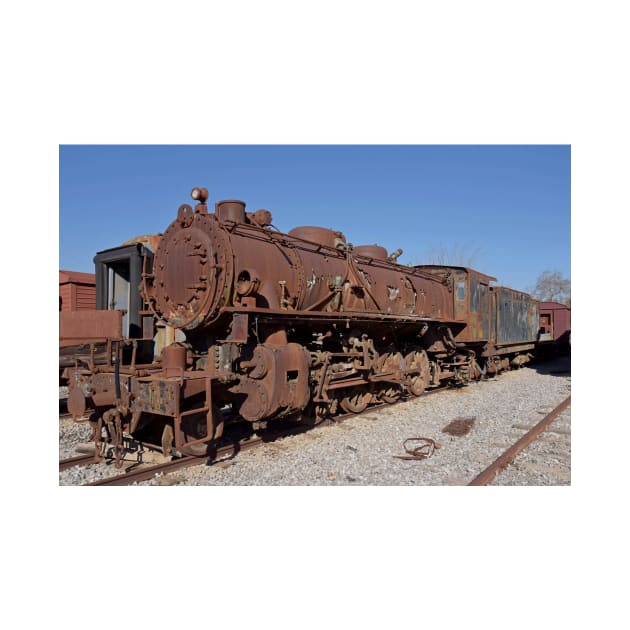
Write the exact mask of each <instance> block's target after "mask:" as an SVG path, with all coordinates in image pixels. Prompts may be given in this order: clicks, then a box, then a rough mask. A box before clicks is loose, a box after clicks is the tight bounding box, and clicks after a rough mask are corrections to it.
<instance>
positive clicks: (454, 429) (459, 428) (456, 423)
mask: <svg viewBox="0 0 630 630" xmlns="http://www.w3.org/2000/svg"><path fill="white" fill-rule="evenodd" d="M475 420H476V418H474V417H472V416H471V417H470V418H455V419H454V420H453V421H452V422H449V423H448V424H447V425H446V426H445V427H444V428H443V429H442V433H448V434H449V435H453V436H455V437H461V436H462V435H466V434H467V433H469V432H470V430H471V429H472V428H473V426H474V425H475Z"/></svg>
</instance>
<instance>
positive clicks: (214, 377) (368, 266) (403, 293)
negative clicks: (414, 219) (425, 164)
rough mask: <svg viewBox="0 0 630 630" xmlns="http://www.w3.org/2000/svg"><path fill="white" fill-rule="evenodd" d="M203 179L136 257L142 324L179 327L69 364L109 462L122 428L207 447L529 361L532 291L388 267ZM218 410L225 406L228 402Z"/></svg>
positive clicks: (440, 271)
mask: <svg viewBox="0 0 630 630" xmlns="http://www.w3.org/2000/svg"><path fill="white" fill-rule="evenodd" d="M207 194H208V193H207V190H206V189H203V188H195V189H193V191H192V197H193V199H194V200H195V201H196V202H197V203H196V205H195V207H194V208H193V207H191V206H190V205H188V204H183V205H182V206H180V208H179V210H178V212H177V217H176V219H175V220H174V221H173V222H172V223H171V225H170V226H169V227H168V228H167V229H166V231H165V232H164V234H163V235H162V237H161V239H160V241H159V244H158V246H157V248H156V250H155V253H154V255H153V256H145V257H144V258H143V261H142V265H143V268H142V272H141V278H142V289H141V293H142V300H143V302H144V303H145V304H146V306H147V310H148V311H149V312H150V313H151V314H152V315H153V317H154V321H155V322H159V323H160V324H161V325H163V326H167V327H169V328H172V329H174V330H177V331H179V333H180V334H182V335H185V340H184V339H183V338H182V340H181V341H175V342H174V343H171V344H170V345H167V346H166V347H164V348H163V350H162V351H161V353H160V356H159V357H158V360H157V361H156V362H154V363H152V364H150V365H138V363H137V361H136V360H135V357H132V360H131V361H124V360H123V357H122V355H121V344H120V343H119V344H117V345H116V347H114V348H113V352H112V354H110V355H109V359H108V361H107V365H105V366H101V367H100V368H97V369H81V368H79V369H77V370H75V371H74V372H73V375H72V379H71V394H70V400H69V409H70V411H71V412H72V413H74V414H79V413H83V412H85V410H86V409H87V408H90V409H94V413H93V415H92V421H93V426H94V439H95V442H96V447H97V452H102V450H103V448H104V447H105V445H106V444H107V443H109V444H111V445H113V447H114V450H115V453H116V457H117V458H118V459H120V457H121V454H122V451H123V448H124V440H125V439H127V438H128V437H129V436H133V437H134V438H136V439H139V440H143V441H148V442H152V443H154V444H161V446H162V449H163V451H164V453H165V454H170V453H172V452H174V451H177V452H179V453H185V454H193V455H198V456H203V455H205V454H206V453H207V452H208V448H209V445H212V444H213V443H214V442H215V441H216V440H218V439H219V438H220V437H221V436H222V434H223V430H224V426H225V424H226V422H228V421H230V420H234V421H238V422H239V423H243V422H245V423H247V424H248V426H249V427H250V428H251V430H252V431H264V430H265V429H266V428H267V427H268V426H269V425H272V424H273V423H274V422H276V421H278V420H279V419H282V418H290V419H291V420H296V421H299V420H313V419H315V420H316V419H317V418H321V417H323V416H326V415H328V414H334V413H336V412H337V410H338V409H340V408H341V409H344V410H346V411H350V412H359V411H362V410H363V409H365V408H366V407H367V405H368V404H370V403H371V402H375V401H384V402H386V403H392V402H394V401H396V400H398V399H399V398H400V397H401V396H402V395H403V394H405V393H406V394H407V395H410V396H419V395H421V394H422V393H423V392H424V391H425V389H426V388H428V387H436V386H438V385H439V384H440V383H442V382H445V381H447V382H452V383H465V382H467V381H470V380H471V379H475V378H480V377H481V376H482V375H483V374H487V373H491V374H492V373H497V372H499V371H500V370H502V369H506V368H508V367H510V366H518V365H522V364H523V363H525V362H526V361H527V360H528V359H529V358H530V356H531V351H532V350H533V348H534V343H535V340H536V334H537V331H538V309H537V303H536V301H535V300H532V299H531V298H530V296H528V295H526V294H524V293H520V292H517V291H513V290H511V289H508V288H505V287H493V286H491V281H493V280H494V279H493V278H492V277H490V276H486V275H484V274H481V273H479V272H477V271H474V270H472V269H468V268H464V267H437V266H417V267H407V266H403V265H399V264H397V263H396V258H397V257H398V255H399V254H400V252H396V253H394V254H390V255H388V253H387V251H386V250H385V249H384V248H382V247H380V246H378V245H362V246H356V247H355V246H353V245H352V244H351V243H348V242H347V240H346V238H345V236H344V235H343V234H342V233H341V232H337V231H333V230H329V229H325V228H321V227H312V226H307V227H298V228H295V229H293V230H291V231H290V232H288V233H286V234H285V233H281V232H279V231H277V230H275V229H273V228H272V225H271V223H272V217H271V213H270V212H269V211H267V210H257V211H256V212H253V213H250V212H246V211H245V203H244V202H242V201H236V200H228V201H221V202H219V203H217V204H216V205H215V209H214V212H211V211H209V209H208V206H207V204H206V200H207ZM226 410H227V411H228V412H229V413H226Z"/></svg>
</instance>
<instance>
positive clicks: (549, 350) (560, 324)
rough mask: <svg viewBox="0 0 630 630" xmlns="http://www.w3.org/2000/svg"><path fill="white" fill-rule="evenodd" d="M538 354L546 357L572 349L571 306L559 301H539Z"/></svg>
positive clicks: (565, 352) (566, 352)
mask: <svg viewBox="0 0 630 630" xmlns="http://www.w3.org/2000/svg"><path fill="white" fill-rule="evenodd" d="M539 311H540V328H539V330H538V344H537V350H538V355H539V356H540V357H541V358H546V357H550V356H554V355H558V354H568V353H569V352H570V351H571V307H569V306H567V305H566V304H560V303H559V302H539Z"/></svg>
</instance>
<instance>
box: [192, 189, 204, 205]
mask: <svg viewBox="0 0 630 630" xmlns="http://www.w3.org/2000/svg"><path fill="white" fill-rule="evenodd" d="M190 196H191V197H192V198H193V199H194V200H195V201H199V202H200V203H204V202H205V201H206V199H207V198H208V189H207V188H193V189H192V191H191V193H190Z"/></svg>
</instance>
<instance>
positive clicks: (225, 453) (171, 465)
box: [59, 387, 466, 486]
mask: <svg viewBox="0 0 630 630" xmlns="http://www.w3.org/2000/svg"><path fill="white" fill-rule="evenodd" d="M465 390H466V388H465V387H463V388H458V387H439V388H436V389H430V390H427V391H425V392H424V394H423V395H422V397H424V396H429V395H433V394H437V393H440V392H442V393H444V392H447V391H449V392H463V391H465ZM410 400H415V398H412V397H403V398H401V399H400V400H398V401H396V402H393V403H385V402H381V403H377V404H373V405H370V406H369V407H368V408H367V409H365V410H364V411H362V412H360V413H342V414H338V415H336V416H333V417H331V418H326V419H323V420H321V421H320V422H318V423H317V424H316V425H312V424H307V425H293V426H290V427H287V428H283V429H279V430H276V431H274V432H272V433H268V434H266V435H265V436H263V437H258V436H256V437H253V438H248V439H246V440H240V441H234V442H232V443H230V444H227V445H224V446H220V447H217V448H216V450H215V451H214V452H213V453H212V454H211V455H210V456H209V457H207V458H204V457H201V458H200V457H181V458H177V459H173V460H171V461H168V462H163V463H159V464H155V465H150V464H143V463H131V464H129V465H128V466H127V468H126V470H125V472H123V473H121V474H119V475H115V476H110V477H104V478H102V479H98V480H96V481H92V482H89V483H86V484H83V485H88V486H121V485H130V484H132V483H135V482H139V481H146V480H148V479H151V478H153V477H154V476H155V475H158V474H164V475H165V474H168V473H172V472H176V471H178V470H181V469H184V468H188V467H190V466H200V465H208V464H210V465H211V464H213V463H217V462H220V461H225V460H226V459H230V458H232V457H235V456H236V455H237V454H238V453H239V452H241V451H245V450H250V449H253V448H256V447H259V446H262V445H263V444H266V443H269V442H273V441H275V440H278V439H281V438H283V437H287V436H290V435H298V434H300V433H304V432H306V431H308V430H310V429H311V428H312V427H313V426H329V425H337V424H341V423H342V422H344V421H345V420H346V419H348V418H352V417H357V416H361V415H362V414H367V413H371V412H374V411H377V410H379V409H385V408H393V407H395V406H397V405H401V404H404V403H406V402H408V401H410ZM92 463H94V455H93V454H90V455H82V456H79V457H73V458H69V459H66V460H61V461H60V462H59V470H60V471H62V470H65V469H67V468H71V467H72V466H84V465H89V464H92Z"/></svg>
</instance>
